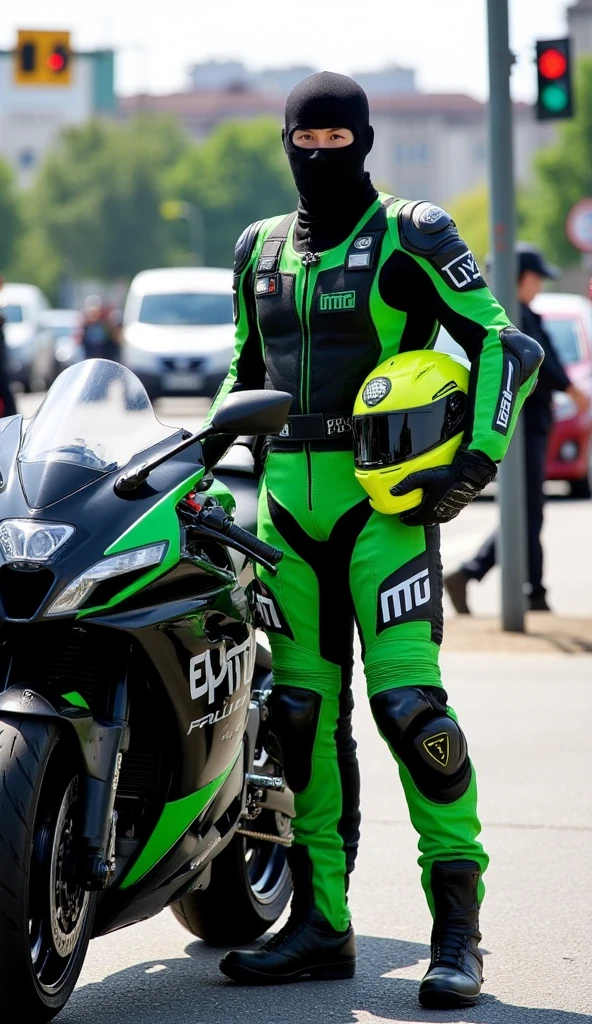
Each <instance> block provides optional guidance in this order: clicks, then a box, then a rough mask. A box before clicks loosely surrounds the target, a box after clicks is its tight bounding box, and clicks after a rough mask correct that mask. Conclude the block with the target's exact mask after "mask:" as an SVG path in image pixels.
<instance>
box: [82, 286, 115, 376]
mask: <svg viewBox="0 0 592 1024" xmlns="http://www.w3.org/2000/svg"><path fill="white" fill-rule="evenodd" d="M82 316H83V320H82V335H81V339H80V341H81V345H82V348H83V349H84V358H85V359H113V360H115V361H116V362H117V361H118V360H119V335H120V330H119V327H118V326H117V324H116V323H115V322H114V321H113V319H112V318H111V316H110V311H109V310H108V309H107V307H106V306H104V304H103V302H102V301H101V299H100V297H99V296H98V295H89V296H88V298H87V300H86V302H85V304H84V309H83V311H82Z"/></svg>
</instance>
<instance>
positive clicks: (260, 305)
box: [206, 194, 541, 929]
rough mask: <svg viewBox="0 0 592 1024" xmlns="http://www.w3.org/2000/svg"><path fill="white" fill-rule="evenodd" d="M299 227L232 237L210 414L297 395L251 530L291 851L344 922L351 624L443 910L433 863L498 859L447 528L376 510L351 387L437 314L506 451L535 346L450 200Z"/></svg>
mask: <svg viewBox="0 0 592 1024" xmlns="http://www.w3.org/2000/svg"><path fill="white" fill-rule="evenodd" d="M294 219H295V215H294V214H293V215H289V216H287V217H276V218H273V219H271V220H267V221H263V222H260V223H257V224H253V225H251V226H250V227H249V228H247V230H246V231H245V232H244V233H243V235H242V236H241V238H240V239H239V242H238V243H237V248H236V258H235V268H234V295H235V319H236V350H235V354H234V358H233V361H232V365H231V367H230V371H229V374H228V376H227V378H226V381H225V382H224V384H223V385H222V387H221V389H220V391H219V393H218V395H217V397H216V399H215V401H214V405H213V409H215V408H216V407H217V405H218V404H219V403H220V402H222V401H223V399H224V398H225V396H226V395H227V394H228V393H229V392H230V391H236V390H237V389H250V388H261V387H266V388H273V389H277V390H283V391H288V392H290V393H291V394H292V396H293V403H292V407H291V415H290V418H289V422H288V425H287V427H286V428H285V429H284V430H283V431H282V433H281V434H280V435H279V436H274V437H270V438H268V439H267V441H266V445H265V451H264V468H263V473H262V478H261V488H260V499H259V522H258V531H259V536H260V537H261V538H262V539H264V540H266V541H268V542H269V543H271V544H273V545H275V546H276V547H279V548H281V549H283V551H284V558H283V561H282V562H281V564H280V566H279V571H278V574H277V576H275V577H272V576H270V575H269V574H268V573H266V572H265V571H263V570H258V573H257V581H256V583H255V586H256V590H257V601H258V605H259V611H260V616H261V624H262V625H263V626H264V627H265V629H266V630H267V632H268V634H269V637H270V641H271V646H272V654H273V669H274V678H275V683H276V687H275V690H274V693H273V695H272V698H271V710H270V737H271V739H270V743H271V745H272V746H275V748H276V749H277V752H278V757H281V759H282V761H283V763H284V767H285V771H286V776H287V780H288V783H289V784H290V786H291V787H292V789H293V790H294V793H295V801H296V819H295V821H294V836H295V847H294V855H295V856H294V857H293V860H292V864H293V865H294V864H296V860H297V859H298V858H299V860H300V868H299V870H301V872H302V873H303V874H304V875H307V877H308V880H309V884H310V886H311V887H312V891H313V892H314V902H315V905H316V906H317V907H318V909H319V910H321V911H322V913H323V914H324V915H325V916H326V918H327V919H328V920H329V921H330V923H331V924H332V926H333V927H334V928H336V929H344V928H346V927H347V923H348V920H349V912H348V907H347V899H346V893H347V876H348V872H349V871H350V870H351V869H352V867H353V861H354V858H355V852H356V849H357V842H358V835H359V833H358V826H359V811H358V786H359V781H358V775H357V762H356V759H355V744H354V742H353V740H352V738H351V709H352V700H351V690H350V682H351V667H352V643H353V625H354V621H355V622H356V624H357V628H358V631H359V635H360V640H361V645H362V654H363V660H364V669H365V675H366V682H367V689H368V695H369V698H370V703H371V709H372V712H373V715H374V718H375V720H376V722H377V725H378V728H379V730H380V732H381V733H382V735H383V737H384V739H385V740H386V742H387V743H388V745H389V747H390V749H391V751H392V754H393V756H394V758H395V760H396V761H397V764H398V767H399V773H400V777H401V781H402V784H403V787H404V791H405V796H406V798H407V803H408V807H409V813H410V817H411V821H412V824H413V826H414V828H415V829H416V830H417V832H418V833H419V849H420V865H421V867H422V881H423V885H424V889H425V891H426V895H427V898H428V903H429V904H430V907H431V909H432V910H433V900H432V895H431V890H430V873H431V866H432V864H433V862H434V861H436V860H438V861H454V860H462V861H474V862H477V863H478V864H479V866H480V868H481V870H482V871H483V870H484V869H485V867H486V865H487V856H486V854H485V853H484V851H483V848H482V846H481V844H480V842H479V841H478V839H477V836H478V834H479V832H480V825H479V820H478V818H477V812H476V781H475V773H474V770H473V767H472V764H471V761H470V760H469V757H468V753H467V744H466V740H465V737H464V734H463V732H462V730H461V728H460V726H459V725H458V723H457V720H456V716H455V714H454V711H453V710H452V709H451V708H450V707H449V706H448V704H447V694H446V692H445V691H444V689H443V688H442V682H441V678H440V669H439V665H438V655H439V645H440V642H441V638H442V571H441V564H440V555H439V532H438V530H439V528H438V527H437V526H427V527H424V526H407V525H405V524H404V523H403V522H401V519H400V517H399V516H396V515H393V516H385V515H381V514H380V513H378V512H374V511H373V510H372V509H371V507H370V505H369V502H368V499H367V497H366V495H365V492H364V491H363V490H362V488H361V486H360V485H359V484H358V482H357V480H356V478H355V476H354V471H353V469H354V467H353V455H352V434H351V413H352V408H353V404H354V400H355V397H356V395H357V392H358V390H359V388H360V386H361V383H362V381H363V380H364V378H365V377H366V375H367V374H368V373H369V372H370V371H371V370H372V369H374V367H376V366H377V365H378V364H379V363H381V362H382V361H383V360H384V359H386V358H388V357H390V356H393V355H395V354H396V353H398V352H405V351H409V350H410V349H424V348H430V347H432V346H433V345H434V343H435V340H436V337H437V334H438V330H439V325H440V324H443V325H444V326H445V327H446V329H447V330H448V331H449V332H450V334H451V335H452V337H453V338H454V339H455V340H456V341H457V342H458V343H459V344H460V345H461V346H462V347H463V348H464V349H465V351H466V352H467V354H468V357H469V359H470V361H471V366H472V369H471V377H470V394H469V415H468V421H467V425H466V430H465V435H464V440H463V444H464V446H465V447H466V448H467V449H468V450H469V451H475V452H479V453H483V454H484V455H485V456H487V457H488V458H489V459H491V460H492V461H493V462H499V461H500V460H501V459H502V457H503V456H504V453H505V451H506V449H507V447H508V444H509V441H510V438H511V435H512V431H513V428H514V425H515V423H516V419H517V416H518V413H519V411H520V408H521V406H522V403H523V401H524V399H525V397H526V396H527V395H528V394H529V392H530V391H531V389H532V387H533V385H534V382H535V379H536V370H537V367H538V364H539V362H540V358H541V355H540V348H539V346H538V345H537V344H536V343H535V342H533V341H532V340H531V339H529V338H527V337H526V336H525V335H523V334H521V333H520V332H519V331H518V330H517V329H516V328H514V327H513V326H512V325H511V324H510V322H509V321H508V319H507V317H506V314H505V313H504V310H503V309H502V308H501V306H500V305H499V304H498V302H497V301H496V300H495V298H494V297H493V295H492V294H491V292H490V291H489V289H488V288H487V286H486V284H485V282H484V281H483V279H482V277H481V275H480V272H479V268H478V266H477V265H476V263H475V260H474V257H473V256H472V254H471V253H470V251H469V250H468V249H467V246H466V245H465V243H464V242H462V240H461V239H460V238H459V235H458V233H457V230H456V227H455V226H454V223H453V222H452V221H451V219H450V217H449V216H448V215H447V214H446V213H445V212H444V211H443V210H441V209H440V208H439V207H435V206H432V205H431V204H429V203H425V202H407V201H405V200H402V199H395V198H393V197H392V196H386V195H383V194H381V195H379V197H378V198H377V199H376V201H375V202H374V203H373V204H372V205H371V206H370V207H369V209H368V210H367V212H366V213H365V214H364V216H363V217H362V219H361V220H360V222H359V223H358V224H357V225H356V227H355V229H354V230H353V231H352V232H351V234H350V235H349V237H348V238H347V239H346V240H345V241H344V242H343V244H341V245H338V246H336V247H335V248H333V249H330V250H328V251H325V252H321V253H304V254H303V253H302V252H297V251H296V249H295V247H294V238H293V234H294ZM210 415H211V413H210ZM210 443H211V444H214V445H215V444H216V439H211V442H206V444H210ZM210 461H212V459H211V457H210ZM480 886H481V891H480V897H481V896H482V894H483V890H482V882H481V883H480Z"/></svg>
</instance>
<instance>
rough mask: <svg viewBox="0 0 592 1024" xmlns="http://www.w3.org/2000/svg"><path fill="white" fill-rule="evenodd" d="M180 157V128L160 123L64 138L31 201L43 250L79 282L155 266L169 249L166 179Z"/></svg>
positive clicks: (106, 127)
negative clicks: (163, 183) (164, 208)
mask: <svg viewBox="0 0 592 1024" xmlns="http://www.w3.org/2000/svg"><path fill="white" fill-rule="evenodd" d="M148 129H149V130H148ZM169 147H170V150H169ZM182 149H183V145H182V142H181V137H180V133H178V132H177V130H176V128H175V126H174V125H171V124H170V123H169V122H166V121H165V122H164V123H161V122H159V120H158V119H151V121H150V123H149V124H148V123H147V121H146V120H145V119H140V120H138V121H137V122H132V123H131V125H129V126H123V125H118V124H113V123H108V122H105V121H90V122H89V123H88V124H86V125H84V126H83V127H81V128H71V129H69V130H67V131H66V132H64V133H63V135H62V137H61V140H60V143H59V144H58V146H57V147H56V148H55V149H54V150H53V151H52V152H51V153H50V154H49V156H48V158H47V160H46V162H45V164H44V166H43V168H42V169H41V172H40V174H39V177H38V179H37V182H36V184H35V187H34V189H33V191H32V194H31V197H30V216H31V223H32V225H35V226H36V228H37V229H38V232H39V244H40V245H41V248H42V249H43V250H50V249H51V250H52V251H54V252H55V253H56V255H57V257H58V261H59V265H60V270H62V271H65V272H67V273H70V274H73V275H74V276H77V277H96V278H103V279H107V280H109V279H111V280H112V279H116V278H119V277H130V276H132V275H133V274H135V273H136V272H137V271H138V270H143V269H146V268H147V267H150V266H158V265H159V264H160V263H162V261H163V256H164V254H165V252H166V246H167V225H166V223H165V222H164V221H163V219H162V217H161V215H160V203H161V199H162V192H161V179H162V174H163V172H164V170H165V169H166V168H167V166H168V165H169V162H171V163H172V162H174V160H176V159H178V157H179V156H180V155H181V153H182ZM169 152H170V156H169V155H168V153H169Z"/></svg>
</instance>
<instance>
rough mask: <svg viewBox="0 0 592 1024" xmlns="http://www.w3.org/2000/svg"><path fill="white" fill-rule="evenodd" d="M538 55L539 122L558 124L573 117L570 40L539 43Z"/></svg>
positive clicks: (537, 106) (550, 40)
mask: <svg viewBox="0 0 592 1024" xmlns="http://www.w3.org/2000/svg"><path fill="white" fill-rule="evenodd" d="M536 56H537V82H538V92H537V104H536V116H537V120H538V121H558V120H560V119H561V118H565V117H573V112H574V108H573V92H572V81H571V78H572V69H571V53H570V40H569V38H565V39H548V40H539V41H538V42H537V44H536Z"/></svg>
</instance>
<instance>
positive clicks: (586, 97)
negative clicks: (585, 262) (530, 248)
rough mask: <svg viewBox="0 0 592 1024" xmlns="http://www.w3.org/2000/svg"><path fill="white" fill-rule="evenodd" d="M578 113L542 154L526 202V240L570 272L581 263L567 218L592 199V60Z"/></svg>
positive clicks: (586, 62) (580, 76)
mask: <svg viewBox="0 0 592 1024" xmlns="http://www.w3.org/2000/svg"><path fill="white" fill-rule="evenodd" d="M575 114H576V116H575V117H574V118H573V120H570V121H566V122H564V123H563V124H561V126H560V127H559V138H558V141H557V144H556V145H555V146H551V147H549V148H548V149H544V150H542V151H541V152H540V153H539V154H538V155H537V157H536V160H535V184H534V187H533V189H532V190H531V191H530V193H529V195H528V196H527V197H526V199H525V230H524V232H523V233H524V234H525V237H526V236H527V237H528V238H529V239H530V240H532V241H534V242H536V243H537V244H538V245H540V246H541V248H542V249H543V250H544V251H545V252H546V253H547V254H548V256H549V258H550V259H551V260H552V261H553V262H554V263H559V264H560V265H561V266H564V267H565V266H569V265H570V264H573V263H576V262H579V259H580V253H579V252H578V250H577V249H575V248H574V247H573V246H572V245H571V243H570V241H569V239H568V238H567V235H566V233H565V221H566V218H567V215H568V213H569V211H570V209H571V207H572V206H573V205H574V203H577V202H578V201H579V200H580V199H583V198H586V197H588V196H592V58H591V57H586V58H584V59H582V60H581V61H579V62H578V65H577V69H576V82H575Z"/></svg>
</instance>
